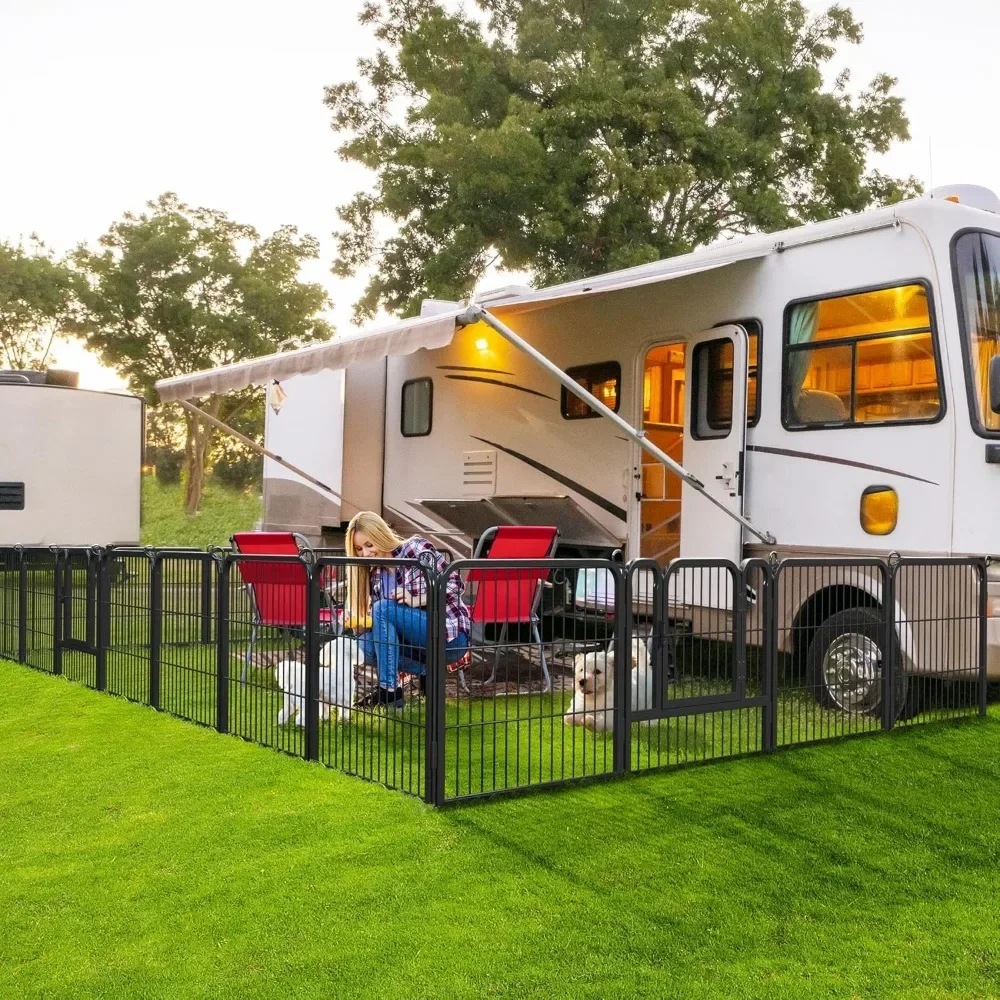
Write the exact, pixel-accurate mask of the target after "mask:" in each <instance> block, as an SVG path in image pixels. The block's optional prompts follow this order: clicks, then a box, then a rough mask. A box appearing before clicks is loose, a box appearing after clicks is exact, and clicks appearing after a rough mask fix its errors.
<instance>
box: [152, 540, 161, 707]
mask: <svg viewBox="0 0 1000 1000" xmlns="http://www.w3.org/2000/svg"><path fill="white" fill-rule="evenodd" d="M162 644H163V560H162V559H161V558H160V553H159V552H156V551H154V552H151V553H150V566H149V704H150V705H152V707H153V708H156V709H158V708H159V707H160V647H161V646H162Z"/></svg>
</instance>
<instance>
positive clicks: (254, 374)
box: [156, 307, 462, 403]
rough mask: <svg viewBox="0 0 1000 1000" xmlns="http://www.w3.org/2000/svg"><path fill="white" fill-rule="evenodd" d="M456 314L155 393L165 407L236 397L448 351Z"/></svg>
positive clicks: (178, 382)
mask: <svg viewBox="0 0 1000 1000" xmlns="http://www.w3.org/2000/svg"><path fill="white" fill-rule="evenodd" d="M460 312H462V310H461V309H459V308H457V307H456V308H455V309H452V310H449V311H448V312H445V313H441V314H439V315H437V316H422V317H418V318H416V319H408V320H404V321H402V322H400V323H393V324H392V326H386V327H382V328H381V329H378V330H372V331H370V332H368V333H360V334H355V335H354V336H349V337H336V338H335V339H333V340H324V341H323V342H322V343H320V344H310V345H309V346H308V347H301V348H299V350H297V351H286V352H285V353H283V354H268V355H265V356H264V357H262V358H253V359H251V360H250V361H240V362H237V363H236V364H232V365H223V366H222V367H220V368H210V369H208V370H207V371H203V372H194V373H192V374H190V375H176V376H174V377H173V378H168V379H163V380H162V381H160V382H157V383H156V388H157V390H158V391H159V393H160V399H161V400H163V402H165V403H169V402H173V401H175V400H178V399H195V398H197V397H198V396H211V395H215V394H217V393H224V392H235V391H236V390H238V389H245V388H246V387H247V386H249V385H264V384H265V383H267V382H270V381H271V380H272V379H277V380H278V381H281V379H283V378H290V377H291V376H293V375H308V374H309V373H310V372H318V371H323V370H325V369H334V370H336V369H339V368H347V367H348V366H349V365H353V364H358V363H359V362H363V361H377V360H378V359H379V358H385V357H392V356H394V355H397V354H412V353H413V352H414V351H418V350H420V348H422V347H426V348H427V349H428V350H433V349H435V348H438V347H446V346H447V345H448V344H450V343H451V341H452V338H453V337H454V336H455V317H456V316H457V315H458V314H459V313H460Z"/></svg>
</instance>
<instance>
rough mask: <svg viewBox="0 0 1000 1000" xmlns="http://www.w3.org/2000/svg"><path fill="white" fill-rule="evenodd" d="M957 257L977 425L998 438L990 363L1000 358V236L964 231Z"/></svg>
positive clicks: (999, 424) (965, 350) (999, 422)
mask: <svg viewBox="0 0 1000 1000" xmlns="http://www.w3.org/2000/svg"><path fill="white" fill-rule="evenodd" d="M953 257H954V265H955V282H956V286H957V289H958V313H959V321H960V324H961V328H962V352H963V354H964V355H965V370H966V379H967V381H968V384H969V405H970V407H971V410H972V419H973V426H974V427H975V428H976V431H977V432H978V433H979V434H983V435H988V436H990V437H993V436H996V435H998V434H1000V414H997V413H994V412H993V410H992V408H991V407H990V361H991V360H992V359H993V358H994V357H996V356H997V355H998V354H1000V236H994V235H993V234H991V233H964V234H963V235H961V236H959V237H958V239H957V240H955V246H954V251H953Z"/></svg>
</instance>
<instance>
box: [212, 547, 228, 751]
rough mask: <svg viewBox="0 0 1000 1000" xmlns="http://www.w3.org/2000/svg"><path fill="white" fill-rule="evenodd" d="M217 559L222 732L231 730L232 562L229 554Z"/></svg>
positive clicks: (217, 713) (218, 695)
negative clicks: (230, 590) (230, 621)
mask: <svg viewBox="0 0 1000 1000" xmlns="http://www.w3.org/2000/svg"><path fill="white" fill-rule="evenodd" d="M213 558H215V559H217V566H218V571H217V572H216V574H215V595H216V596H215V613H216V616H217V619H216V625H215V639H216V647H215V652H216V656H215V728H216V729H217V730H218V731H219V732H220V733H228V732H229V571H230V569H231V568H232V563H231V562H230V561H229V558H228V556H225V555H220V556H213Z"/></svg>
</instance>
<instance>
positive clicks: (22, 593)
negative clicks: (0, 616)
mask: <svg viewBox="0 0 1000 1000" xmlns="http://www.w3.org/2000/svg"><path fill="white" fill-rule="evenodd" d="M17 609H18V610H17V660H18V662H19V663H27V662H28V557H27V555H26V553H25V551H24V549H20V550H19V551H18V579H17Z"/></svg>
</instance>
